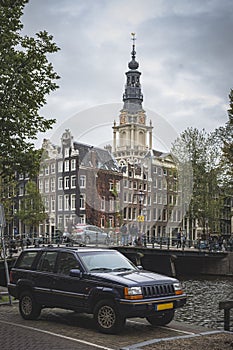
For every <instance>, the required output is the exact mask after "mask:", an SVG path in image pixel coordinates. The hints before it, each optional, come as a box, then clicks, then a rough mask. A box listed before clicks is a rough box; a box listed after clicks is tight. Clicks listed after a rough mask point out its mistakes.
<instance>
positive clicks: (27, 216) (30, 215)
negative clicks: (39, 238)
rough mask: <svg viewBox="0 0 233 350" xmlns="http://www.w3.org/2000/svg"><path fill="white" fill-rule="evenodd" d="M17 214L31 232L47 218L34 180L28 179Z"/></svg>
mask: <svg viewBox="0 0 233 350" xmlns="http://www.w3.org/2000/svg"><path fill="white" fill-rule="evenodd" d="M17 216H18V218H19V219H20V220H21V221H22V222H23V223H24V224H25V225H27V226H29V227H30V229H31V230H32V232H35V229H36V228H37V227H38V225H39V223H41V222H43V221H44V220H45V219H46V218H47V214H46V212H45V207H44V204H43V201H42V198H41V195H40V193H39V191H38V189H37V185H36V183H35V182H34V181H29V182H28V183H27V185H26V195H25V196H24V197H23V199H22V200H21V205H20V209H19V211H18V213H17Z"/></svg>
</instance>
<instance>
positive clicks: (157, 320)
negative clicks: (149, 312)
mask: <svg viewBox="0 0 233 350" xmlns="http://www.w3.org/2000/svg"><path fill="white" fill-rule="evenodd" d="M174 314H175V311H174V310H170V311H161V312H159V313H158V314H157V315H154V316H148V317H146V319H147V321H148V322H149V323H150V324H151V325H152V326H166V325H167V324H168V323H170V322H171V321H172V320H173V318H174Z"/></svg>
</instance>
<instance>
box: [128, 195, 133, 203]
mask: <svg viewBox="0 0 233 350" xmlns="http://www.w3.org/2000/svg"><path fill="white" fill-rule="evenodd" d="M132 197H133V196H132V193H129V198H128V200H129V203H132Z"/></svg>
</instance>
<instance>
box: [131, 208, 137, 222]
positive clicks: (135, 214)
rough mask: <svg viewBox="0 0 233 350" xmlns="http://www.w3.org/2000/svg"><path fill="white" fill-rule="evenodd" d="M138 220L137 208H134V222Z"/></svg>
mask: <svg viewBox="0 0 233 350" xmlns="http://www.w3.org/2000/svg"><path fill="white" fill-rule="evenodd" d="M136 218H137V208H133V218H132V219H133V220H136Z"/></svg>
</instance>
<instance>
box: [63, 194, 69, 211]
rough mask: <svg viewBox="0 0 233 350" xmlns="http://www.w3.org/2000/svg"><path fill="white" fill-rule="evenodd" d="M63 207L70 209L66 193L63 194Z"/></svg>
mask: <svg viewBox="0 0 233 350" xmlns="http://www.w3.org/2000/svg"><path fill="white" fill-rule="evenodd" d="M64 209H65V210H69V209H70V196H69V195H68V194H66V195H65V196H64Z"/></svg>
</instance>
